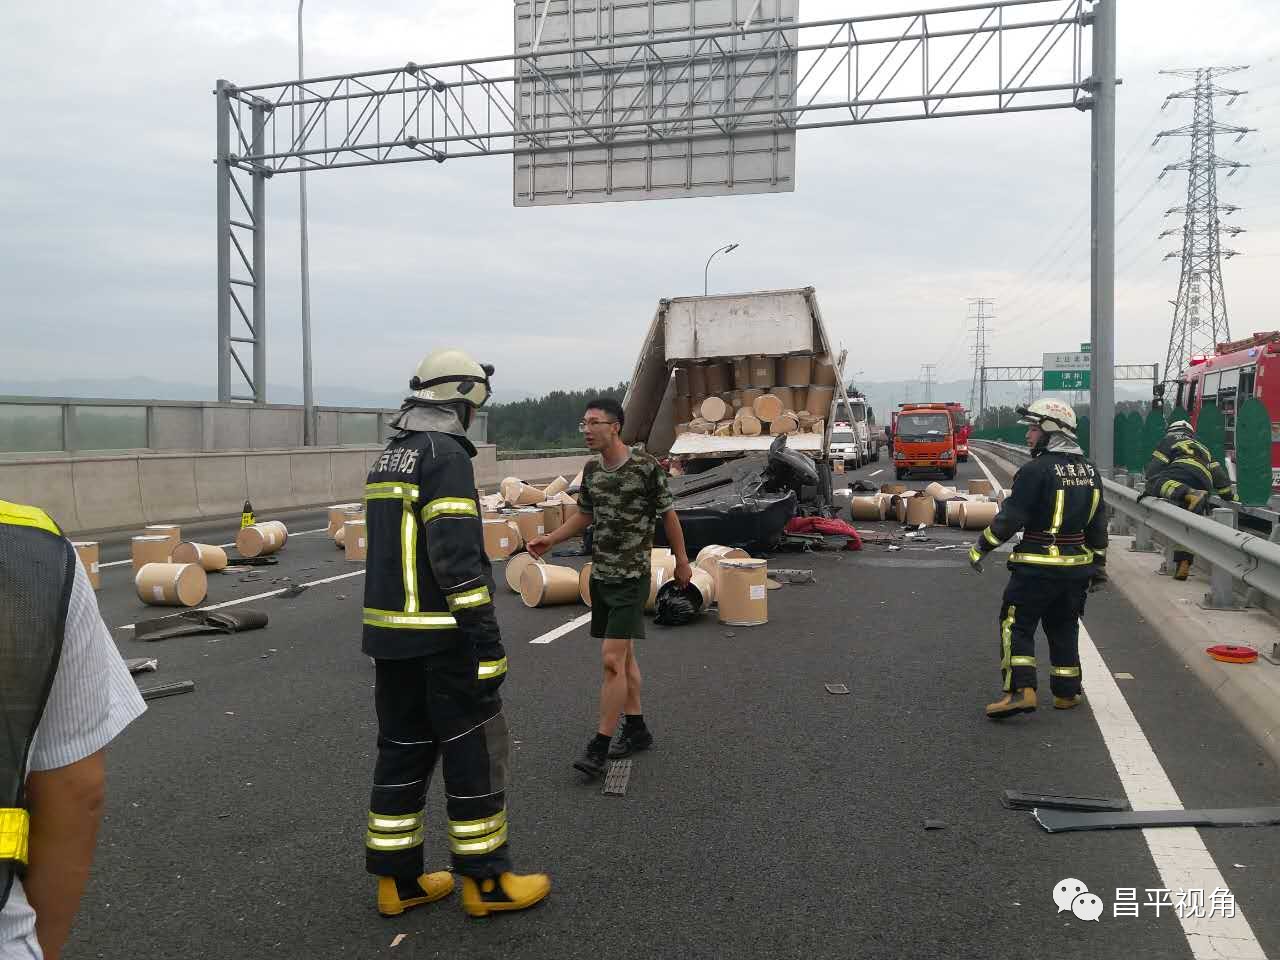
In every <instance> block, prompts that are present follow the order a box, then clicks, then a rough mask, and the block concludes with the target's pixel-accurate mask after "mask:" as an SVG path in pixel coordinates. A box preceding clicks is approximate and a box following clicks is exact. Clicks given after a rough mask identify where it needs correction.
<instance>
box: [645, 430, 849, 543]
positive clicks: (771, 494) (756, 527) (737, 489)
mask: <svg viewBox="0 0 1280 960" xmlns="http://www.w3.org/2000/svg"><path fill="white" fill-rule="evenodd" d="M707 462H708V461H706V460H701V461H698V465H699V466H701V465H703V464H706V463H707ZM669 486H670V488H671V495H672V497H673V498H674V499H675V509H676V513H677V514H679V516H680V526H681V528H682V529H683V531H684V539H685V544H686V545H687V547H688V550H689V553H690V555H693V554H695V553H697V551H699V550H701V549H702V548H703V547H705V546H707V545H708V544H713V543H718V544H723V545H725V546H730V547H742V548H743V549H745V550H748V551H769V550H772V549H774V548H776V547H777V546H778V544H779V542H780V541H781V540H782V538H783V532H784V529H785V528H786V525H787V521H789V520H790V519H791V518H792V517H809V516H823V517H829V516H832V512H833V511H832V497H831V470H830V466H829V465H828V464H826V463H819V462H815V461H814V460H812V459H810V458H809V457H807V456H805V455H804V454H802V453H797V452H796V451H794V450H789V449H787V438H786V437H785V436H779V437H777V438H776V439H775V440H774V441H773V443H772V444H770V446H769V450H768V452H767V453H750V454H746V455H744V456H741V457H737V458H735V459H732V460H725V461H723V462H721V463H719V464H717V465H714V466H711V467H710V468H707V469H703V470H702V471H701V472H699V473H695V474H692V475H689V476H683V477H672V478H671V479H670V481H669ZM654 543H655V544H656V545H658V546H666V545H667V543H666V537H665V535H664V534H663V531H662V526H661V524H659V525H658V526H657V527H656V529H655V530H654Z"/></svg>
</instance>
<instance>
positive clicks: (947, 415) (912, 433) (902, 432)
mask: <svg viewBox="0 0 1280 960" xmlns="http://www.w3.org/2000/svg"><path fill="white" fill-rule="evenodd" d="M894 420H895V421H896V423H895V424H894V433H893V468H894V474H895V476H896V477H897V478H898V479H899V480H902V479H904V478H905V477H906V476H907V474H908V473H910V472H911V471H913V470H928V471H938V472H940V473H941V474H942V476H943V477H944V478H945V479H947V480H954V479H955V476H956V460H957V452H956V428H955V422H954V420H953V419H952V416H951V412H950V411H949V410H948V409H947V405H946V404H945V403H903V404H899V406H898V410H897V413H896V414H895V415H894Z"/></svg>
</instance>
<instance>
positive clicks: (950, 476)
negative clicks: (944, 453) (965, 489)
mask: <svg viewBox="0 0 1280 960" xmlns="http://www.w3.org/2000/svg"><path fill="white" fill-rule="evenodd" d="M942 476H943V479H945V480H954V479H955V478H956V468H955V467H951V468H950V469H949V470H943V471H942Z"/></svg>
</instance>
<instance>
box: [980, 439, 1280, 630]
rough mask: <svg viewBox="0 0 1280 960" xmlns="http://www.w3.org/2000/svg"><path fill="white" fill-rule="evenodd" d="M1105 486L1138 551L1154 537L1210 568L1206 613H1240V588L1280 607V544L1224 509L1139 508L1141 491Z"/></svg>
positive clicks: (1010, 451) (1022, 452)
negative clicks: (1241, 525) (1242, 526)
mask: <svg viewBox="0 0 1280 960" xmlns="http://www.w3.org/2000/svg"><path fill="white" fill-rule="evenodd" d="M970 442H971V443H981V444H983V445H986V446H990V447H995V448H997V452H1003V453H1005V454H1007V455H1009V456H1010V457H1016V458H1018V461H1019V462H1022V461H1025V460H1027V459H1028V458H1029V456H1030V454H1029V453H1028V451H1027V448H1026V447H1018V446H1015V445H1013V444H1009V443H1003V442H1001V441H998V440H980V441H970ZM979 449H981V448H979ZM1102 484H1103V487H1104V489H1105V491H1106V498H1107V499H1106V503H1107V506H1108V507H1110V508H1111V509H1112V510H1113V511H1114V512H1115V513H1117V514H1119V515H1121V516H1122V517H1124V519H1125V521H1126V523H1127V524H1128V525H1129V526H1131V527H1132V529H1133V537H1134V549H1135V550H1148V551H1149V550H1151V549H1152V539H1153V537H1152V535H1153V534H1155V535H1157V536H1159V537H1161V538H1163V539H1164V540H1165V541H1166V542H1167V543H1168V544H1169V545H1170V547H1173V546H1178V547H1182V548H1184V549H1186V550H1188V551H1190V552H1191V553H1194V554H1195V555H1196V557H1197V558H1199V559H1200V560H1202V561H1204V562H1205V563H1206V564H1208V565H1209V567H1210V568H1211V571H1212V573H1211V576H1210V583H1211V591H1210V593H1208V594H1207V595H1206V596H1205V606H1206V607H1210V608H1213V609H1220V610H1234V609H1239V608H1240V604H1239V603H1238V602H1237V601H1236V598H1235V589H1234V584H1235V583H1237V582H1238V583H1241V584H1243V585H1244V586H1245V587H1247V588H1251V589H1253V590H1257V591H1258V592H1259V593H1262V594H1264V595H1266V596H1267V597H1270V598H1272V599H1273V600H1277V601H1280V544H1276V543H1273V542H1271V541H1270V540H1268V539H1266V538H1264V537H1259V536H1256V535H1254V534H1252V533H1248V532H1246V531H1243V530H1238V529H1236V525H1237V517H1238V514H1237V513H1236V512H1235V511H1232V510H1230V509H1228V508H1225V507H1219V508H1216V509H1214V511H1213V518H1212V519H1209V518H1207V517H1202V516H1199V515H1197V514H1194V513H1188V512H1187V511H1186V510H1180V509H1178V508H1177V507H1175V506H1173V505H1172V504H1169V503H1166V502H1165V501H1163V500H1157V499H1155V498H1154V497H1152V498H1148V499H1145V500H1143V501H1142V502H1141V503H1139V502H1138V492H1137V491H1136V490H1134V489H1132V488H1131V487H1128V486H1125V485H1124V484H1121V483H1117V482H1116V481H1114V480H1111V479H1107V478H1103V481H1102Z"/></svg>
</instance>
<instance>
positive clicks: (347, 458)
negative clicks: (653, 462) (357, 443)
mask: <svg viewBox="0 0 1280 960" xmlns="http://www.w3.org/2000/svg"><path fill="white" fill-rule="evenodd" d="M224 425H225V422H224ZM245 425H246V426H247V423H246V424H245ZM381 454H382V447H380V446H379V447H375V446H370V447H350V446H346V447H315V448H311V449H294V450H289V451H274V452H266V451H234V452H227V453H194V454H141V455H139V454H129V455H120V456H102V457H57V458H49V459H45V460H26V461H5V460H0V499H3V500H12V501H14V502H17V503H30V504H35V505H36V506H39V507H42V508H44V509H45V510H46V511H48V513H49V514H50V515H51V516H52V517H53V518H54V520H56V521H57V522H58V524H59V525H60V526H61V527H62V528H63V530H64V531H65V532H67V533H68V534H73V535H79V534H89V533H105V532H108V531H111V530H127V529H136V528H138V527H141V526H143V525H145V524H148V523H165V522H173V523H184V522H192V521H196V520H205V519H214V518H219V517H231V516H235V515H237V514H239V513H240V509H241V507H242V506H243V505H244V501H245V500H250V501H251V502H252V503H253V506H254V509H255V510H257V511H259V512H261V511H267V510H291V509H300V508H307V507H321V506H327V505H329V504H331V503H347V502H351V501H355V500H359V499H360V498H361V497H362V496H363V494H364V484H365V477H366V476H367V475H368V472H369V467H370V466H371V465H372V464H373V463H374V462H375V461H376V460H377V459H378V457H379V456H380V455H381ZM571 459H574V460H575V461H579V460H583V459H585V458H571ZM475 464H476V480H477V484H478V485H479V486H480V487H481V488H484V487H485V486H488V487H489V489H493V488H494V487H496V485H497V482H498V481H499V480H500V479H501V478H502V477H504V476H508V475H510V473H508V472H503V473H501V474H499V472H498V459H497V452H496V451H495V449H494V448H493V446H492V445H489V444H483V445H480V446H479V448H478V453H477V456H476V461H475ZM517 464H520V465H523V467H522V468H523V469H525V472H524V473H522V474H521V476H524V477H525V478H527V479H531V480H541V479H550V478H551V477H553V476H556V475H557V470H558V471H559V472H561V473H563V472H566V470H568V468H567V467H564V466H562V465H561V464H560V460H533V461H503V469H504V470H507V471H510V470H512V469H513V468H515V467H516V465H517ZM579 465H580V464H579ZM577 469H578V466H573V469H572V470H571V471H568V472H569V475H570V476H571V475H572V474H573V473H576V472H577Z"/></svg>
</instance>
